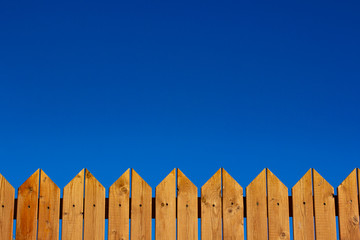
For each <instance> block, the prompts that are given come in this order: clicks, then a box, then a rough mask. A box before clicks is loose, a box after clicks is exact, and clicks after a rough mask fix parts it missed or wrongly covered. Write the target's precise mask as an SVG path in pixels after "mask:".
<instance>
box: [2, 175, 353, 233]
mask: <svg viewBox="0 0 360 240" xmlns="http://www.w3.org/2000/svg"><path fill="white" fill-rule="evenodd" d="M130 173H131V176H130ZM359 174H360V172H359V169H354V171H352V172H351V174H350V175H349V176H348V177H347V178H346V179H345V180H344V181H343V183H342V184H341V185H340V186H339V187H338V188H337V193H338V195H337V196H335V195H334V189H333V187H332V186H331V185H330V184H329V183H328V182H327V181H326V180H325V179H324V178H323V177H321V176H320V174H319V173H317V172H316V171H315V170H312V169H310V170H309V171H308V172H307V173H306V174H305V175H304V176H303V177H302V178H301V179H300V180H299V182H298V183H296V185H295V186H294V187H293V188H292V196H288V189H287V187H286V186H285V185H284V184H283V183H282V182H281V181H280V180H279V179H278V178H277V177H276V176H275V175H274V174H273V173H272V172H271V171H269V170H268V169H264V170H263V171H262V172H261V173H260V174H259V175H258V176H257V177H256V178H255V179H254V180H253V181H252V182H251V183H250V184H249V186H248V187H247V188H246V197H244V196H243V188H242V187H241V186H240V185H239V184H238V183H237V182H236V181H235V180H234V179H233V178H232V177H231V176H230V175H229V174H228V173H227V172H226V171H225V170H224V169H219V171H217V172H216V173H215V174H214V175H213V176H212V177H211V178H210V179H209V180H208V181H207V182H206V183H205V184H204V185H203V186H202V187H201V197H198V189H197V187H196V186H195V185H194V184H193V183H192V182H191V181H190V180H189V179H188V178H187V177H186V176H185V175H184V174H183V173H182V172H181V171H180V170H176V169H174V170H173V171H171V173H170V174H169V175H168V176H167V177H166V178H165V179H164V180H163V181H162V182H161V183H160V184H159V185H158V186H157V187H156V194H155V197H153V196H152V189H151V187H150V186H149V185H148V184H147V183H146V182H145V181H144V180H143V179H142V178H141V177H140V176H139V175H138V174H137V173H136V172H135V171H134V170H127V171H126V172H125V173H124V174H123V175H122V176H121V177H120V178H119V179H118V180H117V181H116V182H115V183H114V184H113V185H112V186H111V187H110V188H109V197H108V198H106V197H105V188H104V187H103V186H102V185H101V184H100V183H99V182H98V181H97V180H96V179H95V178H94V176H93V175H92V174H91V173H90V172H89V171H88V170H86V169H84V170H82V171H81V172H80V173H79V174H78V175H76V177H75V178H74V179H73V180H71V182H70V183H69V184H67V185H66V186H65V188H64V189H63V198H60V189H59V188H58V187H57V186H56V185H55V183H54V182H53V181H52V180H51V179H50V178H49V177H48V176H47V175H46V174H45V173H44V172H43V171H42V170H37V171H36V172H35V173H34V174H33V175H32V176H31V177H30V178H28V179H27V180H26V181H25V182H24V183H23V184H22V185H21V186H20V187H19V189H18V198H17V199H15V197H14V196H15V190H14V188H13V187H12V186H11V185H10V184H9V183H8V182H7V181H6V179H5V178H4V177H3V176H2V175H0V239H1V240H11V239H13V236H12V235H13V222H14V221H13V219H16V239H18V240H25V239H26V240H35V239H39V240H45V239H59V231H61V239H64V240H82V239H84V240H92V239H94V240H102V239H105V231H106V230H105V226H106V225H105V219H108V224H107V237H108V239H111V240H125V239H131V240H138V239H141V240H147V239H151V237H152V222H153V221H152V219H153V218H155V238H156V239H157V240H175V239H177V240H192V239H198V236H199V234H198V228H199V226H198V222H199V221H198V219H199V218H200V219H201V228H200V229H201V234H200V235H201V239H202V240H211V239H216V240H219V239H226V240H230V239H231V240H233V239H244V238H245V236H246V238H247V239H249V240H253V239H259V240H267V239H269V240H275V239H282V240H283V239H294V240H305V239H306V240H312V239H316V240H334V239H336V238H337V231H338V232H339V236H340V239H344V240H348V239H349V240H355V239H357V240H359V239H360V227H359V185H360V177H359ZM130 177H131V178H130ZM130 192H131V194H130ZM130 195H131V196H130ZM336 216H338V224H336ZM290 217H292V221H290V220H291V219H290ZM59 219H62V220H61V224H60V221H59ZM245 220H246V229H244V221H245ZM290 224H292V236H290ZM60 225H61V230H60Z"/></svg>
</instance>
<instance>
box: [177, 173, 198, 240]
mask: <svg viewBox="0 0 360 240" xmlns="http://www.w3.org/2000/svg"><path fill="white" fill-rule="evenodd" d="M177 177H178V180H177V182H178V186H177V189H178V197H177V201H178V202H177V230H178V232H177V236H178V238H177V239H178V240H197V239H198V201H197V199H198V198H197V187H196V186H195V185H194V184H193V183H192V182H191V181H190V180H189V179H188V178H187V177H186V176H185V175H184V173H182V172H181V171H180V170H179V169H178V170H177Z"/></svg>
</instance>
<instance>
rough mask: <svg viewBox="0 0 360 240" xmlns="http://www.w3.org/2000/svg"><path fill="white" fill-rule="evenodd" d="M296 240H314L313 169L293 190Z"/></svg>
mask: <svg viewBox="0 0 360 240" xmlns="http://www.w3.org/2000/svg"><path fill="white" fill-rule="evenodd" d="M292 206H293V209H292V210H293V231H294V240H314V236H315V232H314V230H315V228H314V208H313V207H314V205H313V193H312V175H311V169H309V171H307V173H306V174H305V175H304V176H303V177H302V178H301V179H300V180H299V181H298V182H297V183H296V184H295V186H294V187H293V188H292Z"/></svg>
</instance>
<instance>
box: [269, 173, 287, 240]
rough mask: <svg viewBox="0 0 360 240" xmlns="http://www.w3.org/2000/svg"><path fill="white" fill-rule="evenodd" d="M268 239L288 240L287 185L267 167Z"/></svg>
mask: <svg viewBox="0 0 360 240" xmlns="http://www.w3.org/2000/svg"><path fill="white" fill-rule="evenodd" d="M266 175H267V194H268V219H269V223H268V224H269V230H268V232H269V240H277V239H282V240H290V226H289V198H288V189H287V187H286V186H285V185H284V184H283V183H282V182H280V180H279V179H278V178H277V177H276V176H275V175H274V174H273V173H272V172H270V170H269V169H267V174H266Z"/></svg>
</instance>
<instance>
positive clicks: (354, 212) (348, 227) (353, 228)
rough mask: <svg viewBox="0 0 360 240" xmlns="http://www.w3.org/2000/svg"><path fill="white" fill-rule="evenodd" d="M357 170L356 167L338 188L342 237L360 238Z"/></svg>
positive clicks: (352, 239)
mask: <svg viewBox="0 0 360 240" xmlns="http://www.w3.org/2000/svg"><path fill="white" fill-rule="evenodd" d="M356 170H357V169H354V170H353V171H352V172H351V173H350V175H349V176H348V177H347V178H346V179H345V180H344V181H343V182H342V183H341V184H340V186H339V187H338V188H337V193H338V208H339V234H340V239H348V240H355V239H360V226H359V200H358V189H357V188H358V187H357V176H356Z"/></svg>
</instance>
